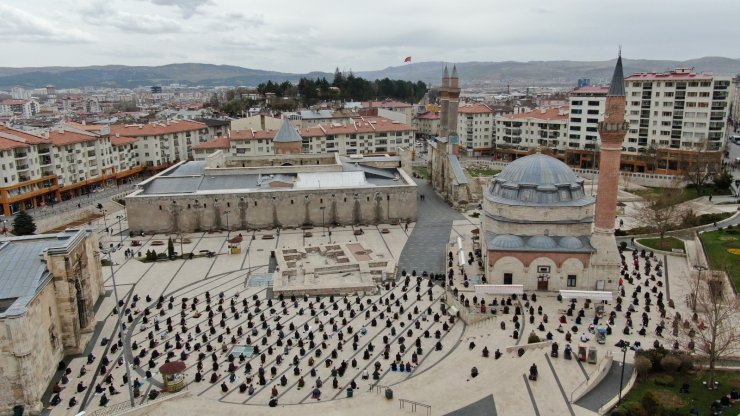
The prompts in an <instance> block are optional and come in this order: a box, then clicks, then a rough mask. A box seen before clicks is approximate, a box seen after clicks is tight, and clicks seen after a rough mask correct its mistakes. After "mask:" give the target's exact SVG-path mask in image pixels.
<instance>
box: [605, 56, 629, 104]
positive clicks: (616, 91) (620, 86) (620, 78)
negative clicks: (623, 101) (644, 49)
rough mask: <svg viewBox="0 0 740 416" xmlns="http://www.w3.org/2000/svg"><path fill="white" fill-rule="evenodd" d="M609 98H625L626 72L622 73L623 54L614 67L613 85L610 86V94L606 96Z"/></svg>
mask: <svg viewBox="0 0 740 416" xmlns="http://www.w3.org/2000/svg"><path fill="white" fill-rule="evenodd" d="M606 96H607V97H624V96H625V92H624V71H622V53H621V52H620V53H619V57H618V58H617V64H616V65H615V66H614V75H612V83H611V84H610V85H609V92H608V93H607V94H606Z"/></svg>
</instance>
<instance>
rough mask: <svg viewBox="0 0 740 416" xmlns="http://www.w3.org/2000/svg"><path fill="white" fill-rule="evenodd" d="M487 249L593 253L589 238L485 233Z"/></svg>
mask: <svg viewBox="0 0 740 416" xmlns="http://www.w3.org/2000/svg"><path fill="white" fill-rule="evenodd" d="M485 234H486V235H485V240H486V248H487V249H488V250H492V251H541V252H568V253H592V252H594V249H593V247H591V244H590V243H589V236H586V235H584V236H562V237H560V236H550V235H533V236H527V235H514V234H496V233H494V232H491V231H486V233H485Z"/></svg>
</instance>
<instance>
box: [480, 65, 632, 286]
mask: <svg viewBox="0 0 740 416" xmlns="http://www.w3.org/2000/svg"><path fill="white" fill-rule="evenodd" d="M624 108H625V94H624V78H623V73H622V59H621V56H620V57H619V59H618V60H617V64H616V67H615V70H614V75H613V78H612V82H611V86H610V89H609V93H608V96H607V102H606V115H605V119H604V121H603V122H602V123H600V125H599V134H600V136H601V156H600V158H601V159H600V166H601V171H600V176H599V182H598V194H597V196H596V198H594V197H592V196H590V195H588V193H587V192H585V189H584V180H583V179H582V178H579V177H578V176H577V175H576V174H575V173H574V172H573V170H572V169H571V168H570V167H568V166H567V165H566V164H565V163H563V162H561V161H559V160H558V159H556V158H554V157H551V156H547V155H545V154H542V153H540V152H539V151H538V152H537V153H535V154H532V155H529V156H526V157H523V158H520V159H517V160H515V161H514V162H512V163H510V164H509V165H507V166H506V168H504V169H503V170H502V171H501V173H499V174H498V175H497V176H495V177H494V178H493V179H492V181H491V183H490V185H489V186H488V187H487V188H486V189H484V192H483V202H482V208H483V213H482V215H481V217H482V233H481V244H482V248H483V251H484V253H485V254H484V255H485V258H486V262H485V276H486V280H487V282H488V283H489V284H492V285H521V286H522V287H523V290H544V291H558V290H587V291H593V290H597V291H614V290H615V289H616V288H617V284H618V276H619V264H620V257H619V251H618V249H617V243H616V240H615V238H614V220H615V214H616V202H617V201H616V198H617V190H618V189H617V188H618V185H619V160H620V152H621V146H622V140H623V139H624V135H625V133H626V132H627V129H628V125H627V123H626V122H625V120H624Z"/></svg>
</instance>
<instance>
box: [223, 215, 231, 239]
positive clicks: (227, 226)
mask: <svg viewBox="0 0 740 416" xmlns="http://www.w3.org/2000/svg"><path fill="white" fill-rule="evenodd" d="M230 212H231V211H224V215H226V238H227V239H228V238H229V235H231V228H229V213H230Z"/></svg>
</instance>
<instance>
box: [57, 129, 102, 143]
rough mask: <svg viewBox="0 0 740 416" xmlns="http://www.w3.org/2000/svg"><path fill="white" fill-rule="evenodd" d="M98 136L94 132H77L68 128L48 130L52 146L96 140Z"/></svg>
mask: <svg viewBox="0 0 740 416" xmlns="http://www.w3.org/2000/svg"><path fill="white" fill-rule="evenodd" d="M99 138H100V136H98V135H97V134H94V133H77V132H72V131H68V130H59V129H52V130H51V131H49V140H51V142H52V143H54V146H65V145H68V144H75V143H83V142H89V141H95V140H98V139H99Z"/></svg>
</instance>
